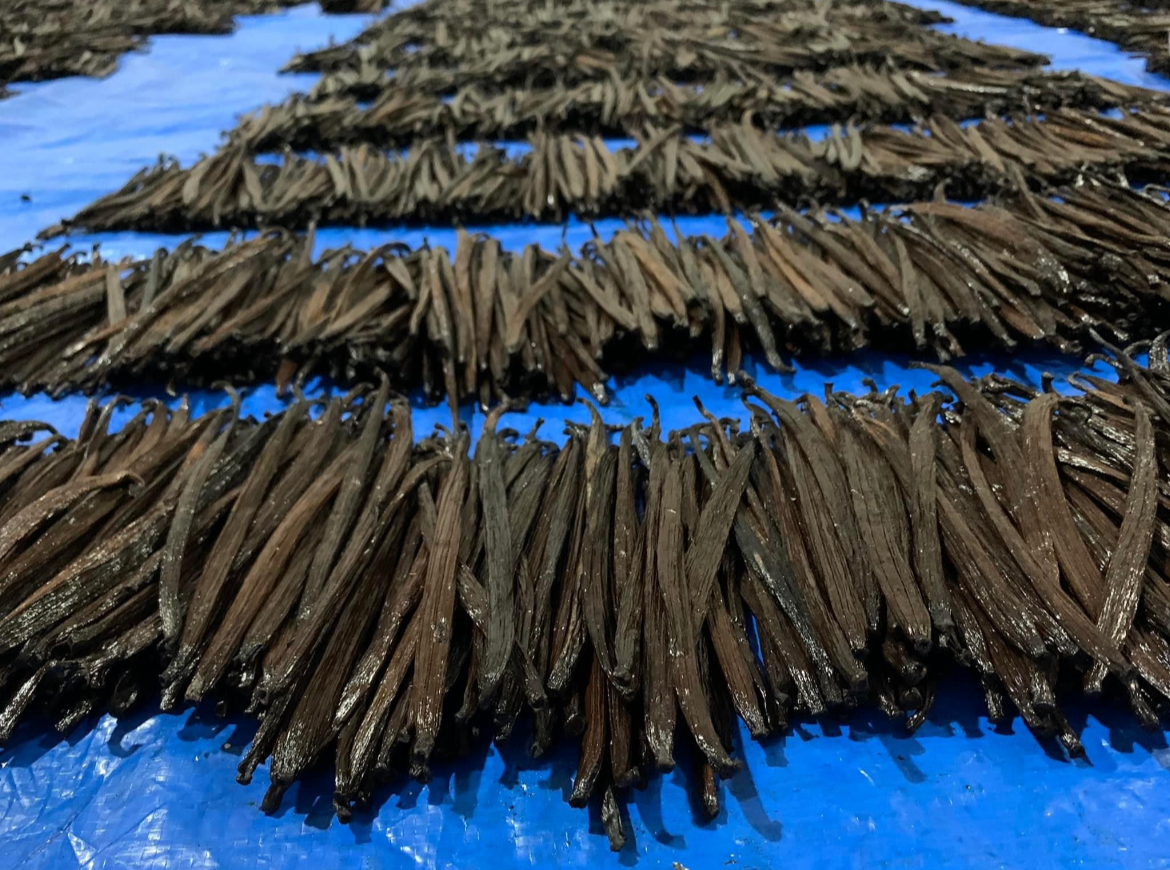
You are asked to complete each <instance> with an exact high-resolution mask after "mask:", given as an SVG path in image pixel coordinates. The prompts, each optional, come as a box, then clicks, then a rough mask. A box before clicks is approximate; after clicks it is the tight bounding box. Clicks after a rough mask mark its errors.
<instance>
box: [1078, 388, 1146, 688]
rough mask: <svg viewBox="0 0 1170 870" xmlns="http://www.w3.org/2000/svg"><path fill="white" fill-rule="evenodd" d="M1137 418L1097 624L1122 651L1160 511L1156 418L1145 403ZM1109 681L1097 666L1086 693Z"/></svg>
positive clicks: (1087, 685)
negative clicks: (1130, 469) (1126, 488)
mask: <svg viewBox="0 0 1170 870" xmlns="http://www.w3.org/2000/svg"><path fill="white" fill-rule="evenodd" d="M1134 414H1135V418H1136V421H1137V423H1136V430H1135V433H1134V441H1135V445H1136V446H1135V451H1134V462H1133V472H1132V474H1131V475H1130V483H1129V493H1128V494H1127V496H1126V501H1125V515H1124V517H1123V518H1122V521H1121V532H1120V534H1119V536H1118V541H1117V547H1116V549H1115V550H1114V551H1113V555H1112V557H1111V558H1110V560H1109V565H1108V566H1107V567H1106V569H1105V589H1106V594H1105V602H1104V604H1103V606H1102V608H1101V616H1100V617H1099V620H1098V625H1099V626H1100V627H1101V630H1102V632H1103V633H1104V634H1105V636H1106V637H1107V638H1108V639H1109V640H1110V641H1111V642H1112V643H1114V644H1116V645H1118V646H1120V645H1121V644H1122V643H1123V642H1124V641H1125V638H1126V635H1127V634H1128V633H1129V630H1130V627H1131V625H1132V624H1133V618H1134V614H1135V613H1136V612H1137V605H1138V599H1139V598H1140V594H1141V583H1142V577H1143V575H1144V573H1145V571H1144V569H1145V565H1146V562H1147V561H1148V560H1149V555H1150V545H1151V543H1152V542H1153V539H1154V526H1155V517H1156V512H1157V508H1158V461H1157V456H1156V454H1155V444H1154V429H1153V424H1152V423H1151V420H1150V416H1151V415H1150V412H1149V410H1147V408H1146V406H1145V404H1144V403H1142V402H1140V401H1139V402H1138V403H1137V405H1136V407H1135V411H1134ZM1104 677H1105V671H1104V668H1102V666H1101V664H1100V662H1097V663H1095V664H1094V665H1093V667H1092V668H1091V669H1090V670H1089V673H1088V675H1087V676H1086V677H1085V688H1086V690H1087V691H1089V692H1090V693H1095V692H1099V691H1100V690H1101V682H1102V680H1103V679H1104Z"/></svg>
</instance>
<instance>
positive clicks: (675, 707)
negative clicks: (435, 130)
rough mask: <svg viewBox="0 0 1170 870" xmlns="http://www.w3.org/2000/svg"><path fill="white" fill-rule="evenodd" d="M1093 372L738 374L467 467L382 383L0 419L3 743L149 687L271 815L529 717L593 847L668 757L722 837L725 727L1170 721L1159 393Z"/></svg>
mask: <svg viewBox="0 0 1170 870" xmlns="http://www.w3.org/2000/svg"><path fill="white" fill-rule="evenodd" d="M1104 346H1105V347H1106V348H1108V349H1109V351H1110V352H1111V356H1110V361H1111V362H1112V364H1113V365H1115V366H1116V367H1117V368H1118V370H1119V372H1120V373H1121V376H1122V377H1121V381H1120V383H1110V382H1109V381H1107V380H1104V379H1101V378H1098V377H1094V376H1092V375H1089V374H1083V375H1080V376H1078V377H1074V378H1070V381H1071V382H1072V383H1073V384H1074V385H1075V386H1076V387H1079V388H1080V389H1081V390H1082V391H1083V392H1081V393H1078V394H1076V395H1072V396H1061V395H1059V394H1058V393H1056V392H1052V391H1050V390H1046V391H1044V392H1037V391H1035V390H1032V389H1030V388H1028V387H1027V386H1025V385H1022V384H1018V383H1014V382H1011V381H1008V380H1006V379H1003V378H1000V377H997V376H992V377H990V378H988V379H985V380H983V381H981V382H976V383H969V382H965V381H964V380H963V379H962V378H961V377H960V376H959V374H958V373H957V372H955V371H954V370H952V369H947V368H934V369H932V371H934V372H936V373H937V374H938V376H939V378H940V379H941V382H942V384H944V385H945V388H946V392H945V393H940V392H931V393H929V394H927V395H915V394H913V393H912V394H911V395H910V396H909V397H904V396H900V395H898V394H897V392H896V388H892V389H890V390H887V391H885V392H880V393H879V392H876V391H875V392H871V393H869V394H867V395H857V396H855V395H848V394H845V393H835V392H831V391H826V394H825V396H824V397H823V399H822V398H820V397H816V396H804V397H802V398H801V399H800V400H799V401H797V402H789V401H785V400H782V399H779V398H777V397H775V396H772V395H769V394H768V393H766V392H764V391H762V390H760V389H758V388H757V387H755V386H754V385H753V384H752V383H751V382H750V381H747V382H746V384H745V390H744V405H745V409H746V411H747V415H748V419H749V420H750V426H748V427H746V428H745V430H742V431H741V429H740V428H739V424H738V423H737V422H735V421H728V420H718V419H716V418H715V417H713V416H712V415H711V414H709V413H707V412H706V411H705V410H704V409H703V408H702V406H701V405H699V411H700V412H702V413H701V416H698V417H696V419H697V423H696V424H695V425H693V426H691V427H689V428H687V429H685V430H682V431H676V432H669V433H667V432H663V431H661V429H660V426H659V424H658V421H657V410H656V407H653V416H652V422H651V424H650V425H649V426H645V425H644V423H643V421H642V420H638V421H636V422H634V423H633V424H631V425H629V426H626V427H624V428H620V429H617V430H616V431H611V429H610V428H607V427H606V426H605V425H604V424H603V423H602V421H601V419H600V417H599V416H598V415H597V414H596V412H593V417H592V423H591V424H589V425H571V426H569V427H568V429H567V430H566V432H565V436H566V438H567V440H565V441H564V443H563V445H562V446H557V445H555V444H552V443H550V442H547V441H545V440H543V439H542V437H541V433H540V432H539V431H537V430H533V431H532V432H529V433H527V434H525V435H521V434H519V433H516V432H513V431H509V430H507V429H506V428H502V427H501V422H502V421H506V417H505V416H504V414H505V413H506V410H507V408H506V406H500V407H498V408H497V409H496V410H495V411H493V412H492V413H491V414H489V416H488V418H487V421H486V424H485V427H484V431H483V433H482V435H481V436H480V437H479V440H478V443H477V444H476V445H475V447H474V450H471V448H470V439H469V433H468V432H467V431H466V430H465V429H463V428H462V427H457V428H456V429H454V430H452V431H443V432H441V433H438V434H435V435H431V436H428V437H420V436H424V435H425V433H417V432H414V431H413V430H412V426H411V411H410V408H409V407H408V406H407V405H406V404H405V403H403V402H402V401H400V400H395V399H394V398H393V396H392V395H391V391H390V387H389V384H388V382H387V381H386V379H385V378H383V379H382V380H381V384H380V386H378V387H376V388H374V387H369V386H359V387H356V388H355V389H354V390H353V391H351V392H350V393H348V394H346V395H345V396H339V397H336V398H332V399H321V400H316V401H313V400H307V399H303V398H299V399H298V400H297V401H295V402H294V403H293V404H292V405H291V406H290V407H288V408H287V409H286V410H285V411H283V412H282V413H280V414H277V415H275V416H273V417H270V418H268V419H266V420H264V421H256V420H254V419H251V418H241V417H240V415H239V404H238V397H237V396H235V395H234V393H233V396H232V399H233V402H232V406H231V407H230V408H228V409H224V410H216V411H211V412H209V413H207V414H204V415H203V416H201V417H194V416H192V415H191V413H190V411H189V409H188V407H187V406H186V404H185V403H181V404H179V405H178V406H177V407H176V408H173V409H168V408H167V407H166V406H164V405H163V404H162V403H159V402H144V403H142V404H141V405H140V406H139V410H138V413H137V414H136V415H135V416H134V418H133V419H132V420H131V421H130V422H129V423H128V424H126V425H125V426H124V427H122V428H121V429H120V430H119V431H116V432H113V431H110V419H111V416H112V413H113V411H114V410H115V408H116V407H117V406H118V405H120V404H123V403H124V402H125V401H126V400H123V399H116V400H114V401H113V402H111V403H110V404H108V405H106V406H105V407H99V406H98V405H96V404H93V405H91V407H90V409H89V413H88V414H87V416H86V419H85V421H84V423H83V425H82V428H81V433H80V435H79V436H78V438H77V439H75V440H68V439H64V438H61V437H60V436H58V435H56V434H54V433H52V431H51V429H49V428H48V427H46V426H44V425H42V424H36V423H15V422H9V423H2V424H0V704H2V705H3V706H2V707H0V741H3V740H6V739H7V738H8V737H9V736H10V735H11V733H12V729H13V727H14V726H15V725H16V724H17V723H18V722H19V721H20V720H21V719H22V718H23V717H25V716H26V715H27V714H30V713H31V712H33V711H40V712H41V713H42V714H44V715H47V716H49V717H51V719H52V721H55V722H56V723H57V727H58V728H59V729H60V730H61V731H62V732H68V731H69V730H70V729H71V728H72V727H74V726H75V725H76V724H77V723H79V722H80V721H82V720H83V719H85V718H86V717H88V716H90V715H91V714H93V713H95V712H98V711H104V710H111V711H113V712H115V713H123V712H125V711H127V710H129V709H130V708H132V707H133V705H134V704H135V703H137V702H139V701H140V700H142V699H144V698H150V697H152V696H153V695H154V693H155V692H156V691H157V690H158V687H159V685H160V683H161V686H162V697H163V706H164V707H165V708H167V709H177V708H179V707H181V706H183V705H185V704H189V703H199V702H203V701H208V700H214V701H215V702H216V704H217V705H218V707H219V709H220V710H221V711H223V712H228V711H235V710H240V709H243V710H245V711H246V713H247V714H248V715H252V716H256V717H259V719H260V727H259V730H258V732H257V733H256V736H255V739H254V741H253V743H252V744H251V746H250V747H249V749H248V752H247V754H246V756H245V757H244V759H243V761H242V763H241V764H240V779H241V781H244V782H246V781H248V780H249V779H250V777H251V776H252V774H253V772H254V770H255V768H256V767H257V765H258V764H260V763H261V762H263V761H264V760H265V759H268V758H271V765H270V768H269V770H270V777H271V787H270V789H269V791H268V794H267V796H266V798H265V800H264V804H263V806H264V808H265V809H268V810H272V809H274V808H276V807H277V806H278V805H279V803H280V799H281V796H282V794H283V793H284V791H285V790H286V789H287V788H288V786H289V785H290V784H292V783H293V782H294V781H296V780H297V779H298V777H300V776H301V775H302V774H303V773H304V772H305V771H306V770H307V769H308V768H309V767H310V766H312V765H314V764H315V763H316V762H318V761H319V760H320V759H323V758H325V759H328V758H332V759H334V760H335V764H336V794H335V804H336V807H337V812H338V814H339V816H340V817H342V818H343V819H344V818H347V817H348V816H349V814H350V812H351V809H352V807H353V805H354V804H358V805H361V804H363V803H364V802H365V801H366V800H367V799H368V798H369V797H370V796H371V794H372V792H373V790H374V789H375V788H376V787H377V786H378V785H379V784H381V783H383V782H385V781H387V780H388V779H390V778H392V777H395V776H403V775H410V776H413V777H415V778H416V779H418V780H421V781H426V780H427V779H428V778H429V776H430V767H431V765H432V763H434V762H437V761H441V760H442V759H447V758H451V757H454V756H457V755H459V754H460V753H462V752H464V751H466V750H467V749H468V748H469V747H470V746H471V745H473V744H474V743H475V742H476V741H482V740H487V739H495V740H506V739H508V737H509V735H511V734H512V733H513V731H514V730H515V729H516V727H517V724H518V723H519V722H521V721H523V722H524V723H525V725H524V730H525V732H526V733H530V734H531V737H530V747H529V748H530V749H531V751H532V753H533V754H534V755H537V756H539V755H541V754H543V753H544V752H546V751H547V750H548V749H549V748H550V746H552V745H553V744H554V743H555V742H557V741H562V740H563V741H570V742H573V743H579V745H580V756H579V766H578V771H577V776H576V779H575V782H574V785H573V789H572V794H571V797H570V798H569V800H570V802H571V803H572V804H574V805H585V804H587V803H588V802H589V801H592V800H596V801H599V802H600V805H601V816H602V819H603V820H604V823H605V827H606V830H607V833H608V834H609V837H610V840H611V844H612V845H613V847H614V848H615V849H616V848H620V847H621V845H622V842H623V840H624V833H623V822H622V815H621V811H620V802H621V801H622V800H624V797H623V795H624V792H625V790H626V789H628V788H629V787H631V786H637V785H639V784H642V783H644V782H645V780H646V778H647V777H649V776H652V775H654V774H655V772H661V771H665V770H669V769H671V768H672V767H673V766H674V765H675V764H676V762H677V761H678V760H679V759H681V758H683V757H688V756H689V757H692V758H693V760H694V763H695V764H696V766H697V769H698V770H699V771H700V772H701V775H700V776H698V777H696V779H695V780H694V782H695V785H694V788H695V789H696V790H697V792H698V794H697V795H696V797H697V799H698V802H699V804H700V805H701V806H702V807H704V808H705V809H706V811H707V812H709V813H711V814H715V813H717V812H718V810H719V805H720V791H719V784H718V782H719V778H721V777H725V776H728V775H730V774H732V773H733V772H734V771H735V769H736V768H737V766H738V764H739V762H738V761H737V760H736V759H735V758H734V757H733V755H732V754H731V753H732V749H733V745H734V734H735V732H736V730H737V727H738V723H737V720H742V722H743V723H744V725H745V726H746V728H747V730H748V731H749V732H750V733H751V734H752V735H753V736H754V737H763V736H765V735H768V734H772V733H775V732H777V731H780V730H782V729H783V728H785V726H786V723H787V722H788V721H789V720H790V718H791V717H793V716H818V715H821V714H825V713H833V712H843V711H848V710H850V709H852V708H855V707H859V706H869V705H873V706H876V707H877V708H879V709H880V710H881V711H882V712H884V713H885V714H887V715H888V716H890V717H893V718H895V719H900V720H904V721H905V724H906V727H907V728H909V729H911V730H912V729H914V728H916V727H918V726H919V725H921V724H922V722H923V721H924V720H925V719H926V718H927V716H928V715H929V713H930V709H931V705H932V703H933V701H934V698H935V694H936V691H937V689H938V686H939V684H940V681H942V680H943V679H945V678H946V676H947V674H948V673H950V672H951V671H952V670H953V669H954V668H955V667H956V666H961V667H963V668H967V669H970V670H971V671H972V672H973V673H974V674H975V676H976V677H977V679H978V681H979V683H980V684H981V686H982V688H983V692H984V696H985V699H986V705H987V712H988V715H989V717H990V718H991V719H992V721H995V722H1000V721H1005V720H1007V719H1008V718H1009V717H1011V716H1012V715H1014V714H1013V712H1012V710H1013V708H1014V709H1015V710H1017V711H1018V712H1019V714H1020V715H1022V717H1023V718H1024V721H1025V722H1026V723H1027V724H1028V726H1029V727H1030V728H1031V729H1033V730H1034V731H1035V732H1036V733H1037V734H1038V735H1053V736H1055V738H1057V739H1059V741H1060V742H1061V743H1062V744H1063V745H1064V747H1065V748H1066V749H1067V751H1068V753H1069V754H1070V755H1074V756H1075V755H1079V754H1082V753H1083V752H1084V750H1083V747H1082V746H1081V743H1080V741H1079V739H1078V737H1077V734H1076V733H1075V731H1074V730H1073V729H1072V728H1071V727H1070V726H1069V724H1068V722H1067V720H1066V719H1065V717H1064V716H1063V715H1062V713H1061V708H1060V704H1059V702H1058V699H1057V693H1056V690H1057V686H1058V685H1061V686H1067V685H1069V684H1070V683H1072V682H1080V683H1081V684H1082V685H1083V687H1084V690H1085V691H1086V692H1087V693H1089V694H1097V693H1099V692H1102V691H1105V692H1108V693H1110V694H1113V695H1117V696H1119V697H1121V698H1124V699H1125V700H1126V701H1127V702H1128V704H1129V705H1130V706H1131V707H1132V709H1133V710H1134V713H1135V714H1136V715H1137V716H1138V718H1139V719H1140V720H1141V721H1142V722H1143V723H1144V724H1146V725H1147V726H1150V727H1156V726H1157V723H1158V715H1159V710H1160V709H1161V708H1162V707H1163V706H1164V705H1165V704H1166V702H1167V699H1168V697H1170V641H1168V638H1170V584H1168V578H1167V575H1166V573H1165V569H1166V565H1167V561H1166V558H1167V555H1168V553H1170V525H1168V522H1170V513H1168V510H1170V508H1168V507H1167V505H1168V504H1170V502H1168V499H1170V492H1168V491H1167V488H1166V485H1165V482H1164V481H1165V476H1166V471H1167V469H1166V467H1165V459H1164V457H1165V455H1166V454H1165V450H1166V447H1167V438H1168V437H1170V430H1168V429H1167V427H1166V424H1165V422H1164V421H1165V420H1167V419H1170V364H1168V360H1167V343H1166V337H1165V336H1162V337H1160V338H1158V339H1156V340H1155V341H1154V342H1153V344H1152V346H1150V347H1149V350H1150V367H1149V368H1141V367H1139V366H1138V365H1136V364H1135V363H1134V362H1133V360H1132V358H1131V356H1130V354H1129V353H1128V352H1127V351H1123V350H1120V349H1118V348H1113V347H1111V346H1109V345H1104ZM1130 350H1133V349H1132V348H1131V349H1130ZM651 404H652V405H653V403H652V402H651ZM38 432H44V433H45V434H44V435H43V436H38V435H37V433H38ZM34 438H35V439H36V440H33V439H34Z"/></svg>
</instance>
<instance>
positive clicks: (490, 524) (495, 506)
mask: <svg viewBox="0 0 1170 870" xmlns="http://www.w3.org/2000/svg"><path fill="white" fill-rule="evenodd" d="M507 410H508V406H507V405H500V406H498V407H497V408H496V409H495V410H493V411H492V412H491V413H490V414H488V416H487V418H486V419H485V420H484V424H483V433H482V434H481V435H480V440H479V444H478V445H477V446H476V449H475V461H476V464H477V465H478V466H479V498H480V499H481V501H482V502H483V530H484V562H485V566H486V569H487V593H488V618H489V622H488V628H487V632H486V642H485V649H484V658H483V661H482V663H481V667H480V672H479V694H480V699H481V701H483V702H487V701H490V700H491V699H492V698H494V697H495V695H496V691H497V690H498V689H499V686H500V680H501V679H502V678H503V676H504V668H505V667H507V665H508V661H509V660H510V658H511V656H512V645H513V641H514V639H515V635H516V628H515V614H514V613H513V610H512V600H513V595H514V583H515V579H514V577H515V566H516V551H515V547H514V544H513V540H512V528H511V523H510V521H509V517H508V504H507V490H506V489H505V487H504V469H503V468H502V465H503V463H504V457H503V450H502V449H501V445H500V436H499V435H498V434H497V432H496V425H497V424H498V423H499V420H500V416H501V415H502V414H504V413H505V412H506V411H507Z"/></svg>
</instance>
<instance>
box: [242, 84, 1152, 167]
mask: <svg viewBox="0 0 1170 870" xmlns="http://www.w3.org/2000/svg"><path fill="white" fill-rule="evenodd" d="M1155 96H1156V95H1155V93H1154V92H1153V91H1148V90H1145V89H1142V88H1136V87H1131V86H1128V85H1121V84H1118V83H1117V82H1112V81H1109V80H1108V79H1101V78H1097V77H1095V76H1089V75H1084V74H1082V73H1059V74H1058V73H1044V72H1036V71H1033V70H1023V71H1017V70H998V69H992V68H987V67H975V68H972V69H970V70H965V71H961V72H956V73H952V74H951V75H948V76H938V75H934V74H931V73H927V72H921V71H917V70H900V69H898V68H896V67H883V68H877V67H867V66H858V65H849V66H840V67H832V68H830V69H827V70H825V71H824V72H821V73H812V72H808V71H800V72H797V73H795V74H794V75H793V76H791V77H788V78H781V79H777V78H772V77H769V76H762V77H759V78H752V79H749V80H747V81H743V80H739V79H729V78H716V79H714V80H710V81H705V82H703V83H702V84H696V85H679V84H676V83H675V82H673V81H671V80H670V79H669V78H667V77H663V76H657V77H653V78H644V77H642V76H631V77H627V78H624V79H621V78H614V79H604V80H598V81H593V82H585V83H582V84H580V85H577V86H575V87H547V88H517V89H508V90H503V91H500V90H497V89H494V88H491V89H483V88H479V87H476V86H470V87H461V88H459V90H458V91H457V92H456V93H455V95H454V97H453V98H451V99H448V98H446V97H441V96H436V95H433V94H427V93H422V92H419V91H418V90H415V89H414V88H412V87H410V86H409V85H407V86H404V85H403V84H402V82H401V81H400V80H399V79H397V78H392V79H386V82H385V86H384V87H383V88H382V90H381V91H380V92H379V93H378V95H377V97H376V98H375V99H374V100H373V102H372V104H369V105H363V104H362V103H360V102H359V101H358V100H357V99H355V98H354V97H352V96H347V95H338V96H327V97H322V98H312V97H306V96H294V97H291V98H289V99H288V100H287V101H285V102H283V103H280V104H278V105H275V106H266V107H264V108H263V109H260V110H259V111H257V112H255V113H253V114H252V115H249V116H247V117H245V118H244V119H243V120H241V122H240V124H239V125H238V126H237V127H236V128H235V129H234V130H232V131H230V132H229V133H228V138H229V140H230V141H231V142H233V143H238V144H239V145H241V146H243V147H244V148H246V149H247V150H248V151H251V152H258V151H275V150H279V149H281V148H291V149H292V150H294V151H306V150H309V151H322V152H323V151H332V150H334V149H337V148H339V147H341V146H345V145H353V144H357V143H362V142H364V143H367V144H370V145H378V146H382V147H409V146H410V145H411V144H412V143H413V142H414V141H416V140H418V139H426V138H440V139H441V138H443V137H445V136H447V135H452V136H454V137H455V138H456V139H459V140H475V139H490V138H496V137H498V138H517V137H523V136H527V135H529V134H531V133H533V132H535V131H537V130H542V129H543V130H546V131H550V132H555V131H559V130H563V131H565V132H572V133H578V134H585V135H589V136H619V137H620V136H626V135H628V134H630V133H631V132H633V133H639V132H640V131H641V130H642V129H643V128H644V127H645V126H646V125H648V124H649V125H653V126H658V127H674V126H677V127H681V128H682V129H683V130H686V131H699V132H705V131H707V130H710V129H711V128H712V127H721V126H726V125H728V124H734V123H736V122H739V121H740V120H741V119H747V120H749V121H750V122H751V123H752V124H755V125H756V126H759V127H761V128H763V129H769V128H771V129H778V128H785V127H787V128H794V127H801V126H807V125H809V124H826V123H833V122H846V121H854V122H862V121H863V122H868V123H879V122H883V123H887V124H893V123H907V122H913V121H916V120H919V119H920V118H922V117H924V116H925V115H928V114H934V115H945V116H947V117H949V118H978V117H983V116H989V115H1005V114H1014V113H1019V112H1025V111H1028V110H1033V111H1051V110H1052V109H1056V108H1063V107H1067V108H1082V109H1089V108H1095V109H1107V108H1113V107H1116V106H1123V105H1133V104H1135V103H1138V102H1142V101H1147V100H1153V99H1154V98H1155Z"/></svg>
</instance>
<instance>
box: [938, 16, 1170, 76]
mask: <svg viewBox="0 0 1170 870" xmlns="http://www.w3.org/2000/svg"><path fill="white" fill-rule="evenodd" d="M959 2H960V3H962V4H964V5H965V6H976V7H978V8H980V9H985V10H987V11H988V12H994V13H995V14H997V15H1010V16H1013V17H1016V18H1028V19H1031V20H1032V21H1035V22H1037V23H1039V24H1043V25H1045V26H1047V27H1059V28H1066V29H1068V30H1078V31H1080V32H1081V33H1086V34H1089V35H1091V36H1092V37H1093V38H1095V39H1104V40H1108V41H1109V42H1115V43H1117V44H1118V45H1119V46H1121V48H1122V49H1123V50H1124V51H1125V52H1126V53H1128V54H1135V55H1140V56H1142V57H1144V58H1145V59H1146V69H1148V70H1150V71H1151V72H1157V73H1162V74H1163V75H1164V74H1166V73H1168V72H1170V44H1168V42H1167V39H1166V33H1167V31H1170V8H1168V7H1167V4H1166V3H1165V0H1154V2H1146V3H1118V2H1116V0H1063V2H1060V3H1049V2H1047V0H959Z"/></svg>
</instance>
